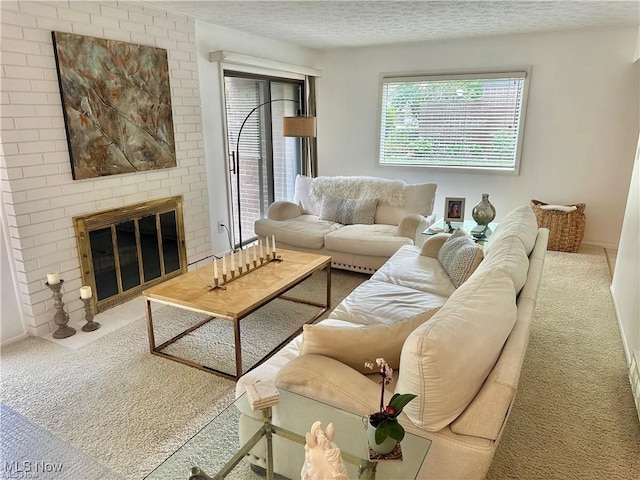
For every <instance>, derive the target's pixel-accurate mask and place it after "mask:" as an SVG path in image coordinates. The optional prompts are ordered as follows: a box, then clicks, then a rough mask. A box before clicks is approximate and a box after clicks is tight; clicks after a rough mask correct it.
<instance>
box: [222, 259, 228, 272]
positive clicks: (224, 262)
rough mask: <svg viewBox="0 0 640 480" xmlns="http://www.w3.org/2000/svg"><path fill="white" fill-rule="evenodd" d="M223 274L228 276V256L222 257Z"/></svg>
mask: <svg viewBox="0 0 640 480" xmlns="http://www.w3.org/2000/svg"><path fill="white" fill-rule="evenodd" d="M222 274H223V275H226V274H227V256H226V255H224V256H223V257H222Z"/></svg>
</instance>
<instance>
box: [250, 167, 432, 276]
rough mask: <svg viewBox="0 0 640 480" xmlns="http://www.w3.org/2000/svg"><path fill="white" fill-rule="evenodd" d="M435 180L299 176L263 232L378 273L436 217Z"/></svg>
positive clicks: (342, 264) (258, 228)
mask: <svg viewBox="0 0 640 480" xmlns="http://www.w3.org/2000/svg"><path fill="white" fill-rule="evenodd" d="M435 193H436V185H435V184H434V183H424V184H415V185H410V184H406V183H405V182H403V181H400V180H388V179H382V178H375V177H358V176H353V177H317V178H311V177H305V176H302V175H298V176H297V177H296V182H295V193H294V199H293V201H292V202H289V201H278V202H275V203H273V204H272V205H270V206H269V210H268V212H267V218H261V219H259V220H257V221H256V222H255V227H254V230H255V232H256V234H257V235H258V236H259V237H262V238H265V237H268V238H271V237H272V235H273V236H275V239H276V243H277V245H278V246H279V247H281V248H286V249H290V250H301V251H305V252H312V253H318V254H323V255H330V256H331V258H332V266H333V267H335V268H341V269H345V270H353V271H361V272H367V273H373V272H375V270H377V269H378V268H380V267H381V266H382V264H384V262H386V261H387V260H388V259H389V257H391V255H393V254H394V253H395V252H396V251H397V250H398V249H399V248H400V247H402V246H404V245H415V244H419V243H421V241H422V232H423V231H424V230H425V229H426V228H428V227H429V226H430V225H431V224H433V223H434V222H435V215H434V214H433V204H434V201H435Z"/></svg>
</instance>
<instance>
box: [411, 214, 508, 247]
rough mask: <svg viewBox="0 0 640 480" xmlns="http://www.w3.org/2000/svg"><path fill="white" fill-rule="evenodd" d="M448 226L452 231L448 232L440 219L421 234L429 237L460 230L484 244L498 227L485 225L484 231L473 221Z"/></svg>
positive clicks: (495, 224)
mask: <svg viewBox="0 0 640 480" xmlns="http://www.w3.org/2000/svg"><path fill="white" fill-rule="evenodd" d="M450 225H451V229H452V230H449V225H448V224H447V223H445V221H444V220H443V219H440V220H438V221H437V222H435V223H434V224H433V225H431V226H430V227H429V228H427V229H426V230H425V231H424V232H422V234H423V235H429V236H430V235H435V234H436V233H442V232H445V233H451V232H452V231H453V230H455V229H458V228H461V229H462V230H463V231H464V232H466V233H468V234H469V235H471V236H472V237H473V238H474V240H475V241H476V242H478V243H484V242H486V241H487V240H488V239H489V237H490V236H491V234H492V233H493V232H494V231H495V229H496V227H497V226H498V223H495V222H491V223H490V224H489V225H487V228H486V229H485V228H484V227H483V226H480V225H478V224H477V223H476V222H475V221H473V220H464V221H462V222H450Z"/></svg>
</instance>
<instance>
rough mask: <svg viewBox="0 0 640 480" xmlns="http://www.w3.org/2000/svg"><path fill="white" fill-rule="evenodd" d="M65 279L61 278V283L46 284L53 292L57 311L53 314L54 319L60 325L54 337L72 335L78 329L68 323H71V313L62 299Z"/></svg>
mask: <svg viewBox="0 0 640 480" xmlns="http://www.w3.org/2000/svg"><path fill="white" fill-rule="evenodd" d="M63 283H64V280H60V283H56V284H54V285H50V284H49V282H46V283H45V285H46V286H47V287H49V288H50V289H51V291H52V292H53V299H54V300H55V303H54V304H53V306H54V307H55V309H56V313H55V315H54V316H53V321H54V322H55V324H56V325H58V329H57V330H56V331H55V332H53V338H67V337H70V336H71V335H75V333H76V329H75V328H73V327H70V326H69V325H67V324H68V323H69V314H68V313H67V312H65V311H64V302H63V301H62V292H61V290H62V284H63Z"/></svg>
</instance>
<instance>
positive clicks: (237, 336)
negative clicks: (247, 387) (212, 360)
mask: <svg viewBox="0 0 640 480" xmlns="http://www.w3.org/2000/svg"><path fill="white" fill-rule="evenodd" d="M233 336H234V339H235V344H236V380H238V379H239V378H240V377H241V376H242V347H241V346H240V320H239V319H237V318H236V319H235V320H234V321H233Z"/></svg>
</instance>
